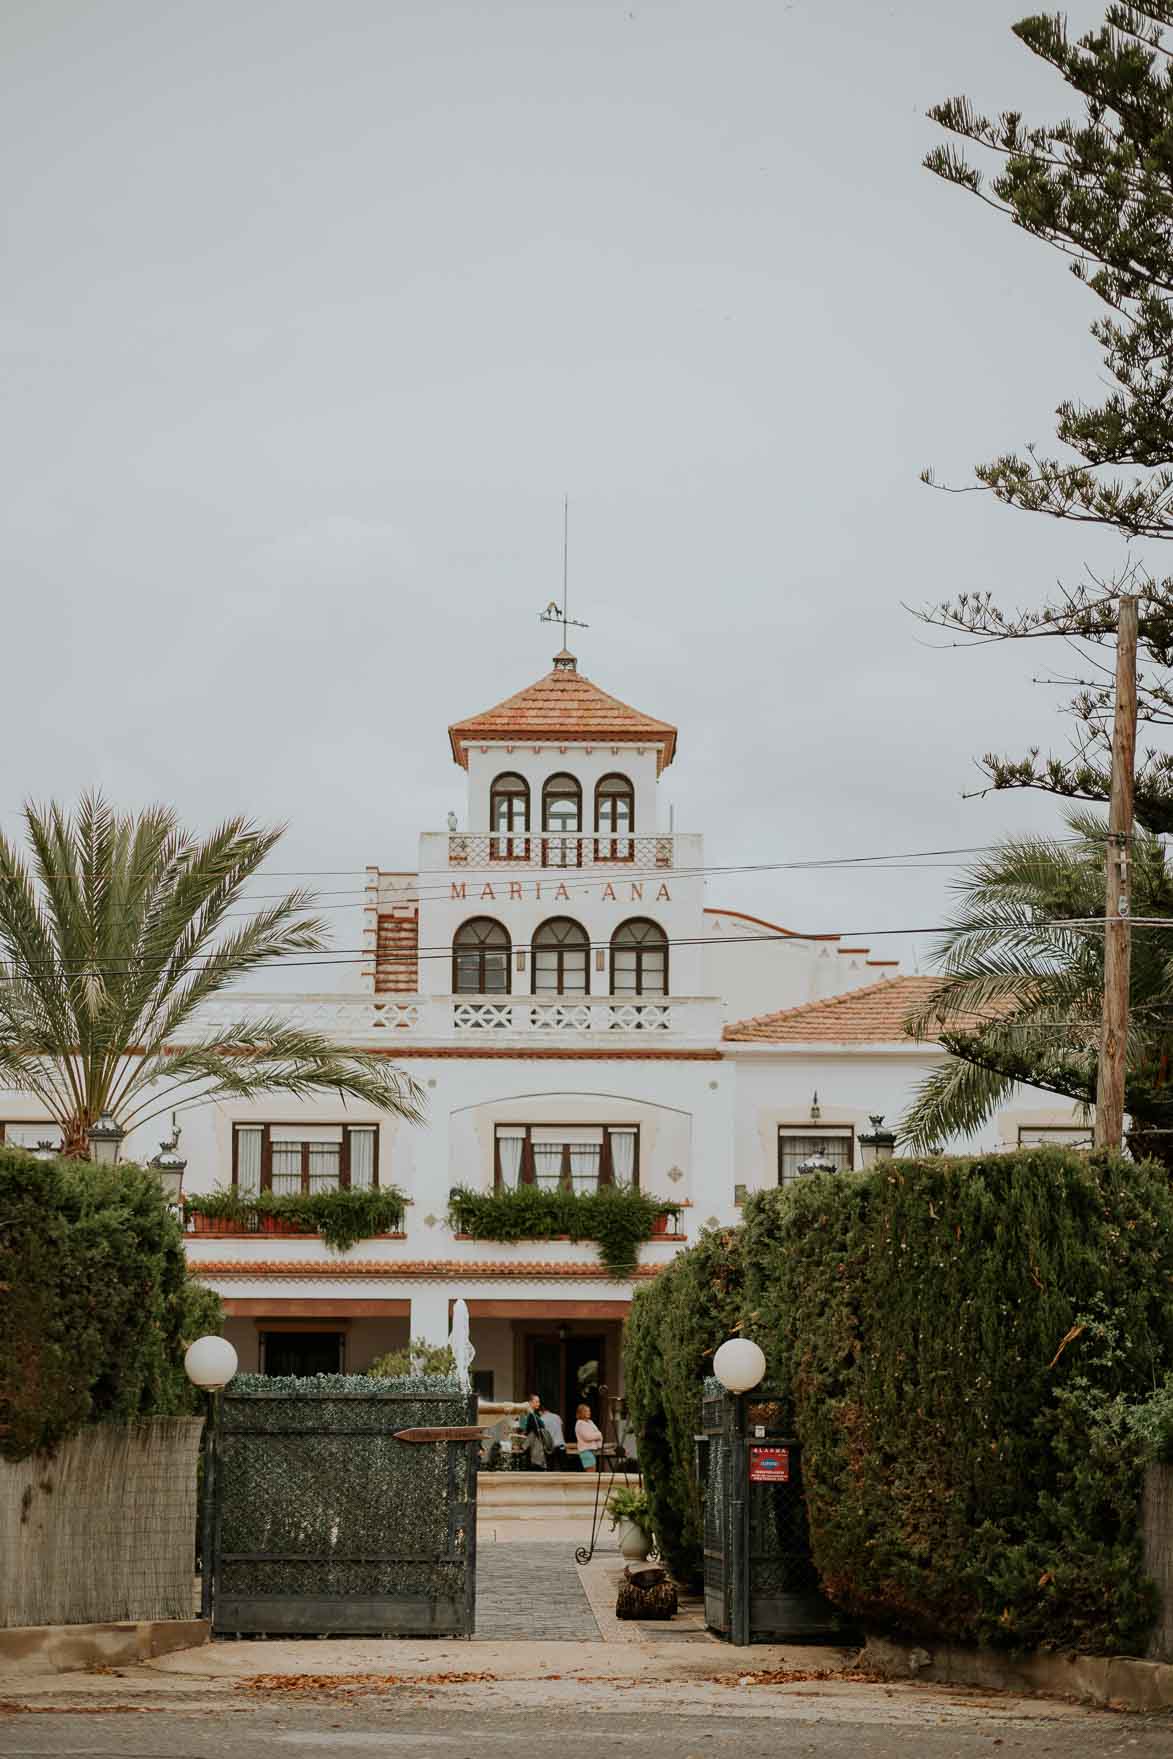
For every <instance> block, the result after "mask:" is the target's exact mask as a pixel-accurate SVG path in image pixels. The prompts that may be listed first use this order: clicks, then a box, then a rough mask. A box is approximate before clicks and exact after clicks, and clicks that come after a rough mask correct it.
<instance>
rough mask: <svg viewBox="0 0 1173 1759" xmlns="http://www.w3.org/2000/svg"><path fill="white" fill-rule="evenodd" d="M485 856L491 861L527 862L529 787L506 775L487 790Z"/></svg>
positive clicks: (508, 774)
mask: <svg viewBox="0 0 1173 1759" xmlns="http://www.w3.org/2000/svg"><path fill="white" fill-rule="evenodd" d="M489 829H490V831H492V832H493V836H492V839H491V840H490V844H489V855H490V858H491V859H492V860H494V861H510V860H515V861H526V860H528V859H529V839H528V838H527V836H526V832H527V831H528V830H529V783H528V782H527V781H526V779H525V777H524V776H516V775H513V774H512V773H511V772H508V771H507V772H506V774H505V775H503V776H498V777H497V778H496V780H495V781H494V783H493V785H492V787H491V788H490V789H489Z"/></svg>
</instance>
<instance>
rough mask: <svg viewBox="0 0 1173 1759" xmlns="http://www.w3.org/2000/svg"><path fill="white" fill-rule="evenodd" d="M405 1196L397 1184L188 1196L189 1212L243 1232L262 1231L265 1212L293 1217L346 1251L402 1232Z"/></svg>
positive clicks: (281, 1217) (280, 1217)
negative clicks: (252, 1194)
mask: <svg viewBox="0 0 1173 1759" xmlns="http://www.w3.org/2000/svg"><path fill="white" fill-rule="evenodd" d="M403 1210H404V1197H403V1193H402V1191H399V1190H397V1189H396V1187H395V1186H394V1185H382V1186H379V1187H377V1188H376V1189H373V1190H364V1191H355V1190H349V1191H313V1192H310V1193H308V1194H305V1193H301V1192H298V1193H296V1194H294V1195H291V1196H287V1197H284V1196H278V1195H277V1194H276V1193H275V1192H272V1191H262V1192H261V1193H260V1195H259V1196H257V1197H241V1196H240V1195H239V1194H238V1193H237V1192H236V1191H230V1190H217V1191H209V1192H207V1193H202V1194H198V1195H195V1196H192V1197H187V1198H185V1199H184V1211H185V1213H186V1214H187V1215H188V1216H193V1215H203V1216H208V1217H210V1218H214V1219H216V1220H221V1221H230V1222H235V1223H237V1224H238V1225H239V1227H240V1228H241V1231H242V1232H245V1231H247V1232H249V1233H256V1232H260V1231H261V1229H262V1227H263V1223H264V1220H265V1218H266V1217H271V1218H272V1219H273V1220H275V1221H282V1222H288V1223H290V1224H291V1225H292V1226H294V1227H296V1228H298V1229H300V1230H302V1231H304V1232H305V1233H307V1234H320V1235H321V1237H322V1239H323V1240H324V1241H325V1243H326V1245H327V1246H328V1247H329V1248H330V1250H331V1251H332V1252H347V1251H349V1250H350V1248H351V1247H352V1246H355V1245H357V1244H358V1242H359V1241H360V1240H370V1239H372V1238H373V1237H374V1236H375V1235H376V1234H393V1233H397V1232H398V1230H399V1228H400V1227H401V1226H402V1224H403Z"/></svg>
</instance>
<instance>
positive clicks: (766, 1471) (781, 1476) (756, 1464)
mask: <svg viewBox="0 0 1173 1759" xmlns="http://www.w3.org/2000/svg"><path fill="white" fill-rule="evenodd" d="M749 1481H750V1483H751V1484H789V1482H790V1449H789V1448H771V1447H752V1448H750V1450H749Z"/></svg>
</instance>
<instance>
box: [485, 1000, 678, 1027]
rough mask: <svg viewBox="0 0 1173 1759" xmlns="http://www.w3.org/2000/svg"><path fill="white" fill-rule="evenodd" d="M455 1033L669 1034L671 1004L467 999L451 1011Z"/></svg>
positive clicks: (665, 1002)
mask: <svg viewBox="0 0 1173 1759" xmlns="http://www.w3.org/2000/svg"><path fill="white" fill-rule="evenodd" d="M453 1025H454V1026H455V1027H456V1029H457V1031H458V1032H525V1033H530V1032H671V1030H672V1003H671V1002H670V1001H668V1000H664V1001H659V1002H625V1001H606V1002H592V1001H582V1002H573V1001H562V1002H535V1001H533V1000H532V999H531V998H529V997H523V998H521V999H520V1000H518V1001H500V1002H495V1001H482V1000H480V999H479V998H477V997H474V996H468V997H466V998H464V999H463V1000H461V1001H457V1002H456V1004H455V1006H454V1008H453Z"/></svg>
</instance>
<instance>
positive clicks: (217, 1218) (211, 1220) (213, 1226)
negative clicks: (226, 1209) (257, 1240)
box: [187, 1214, 242, 1234]
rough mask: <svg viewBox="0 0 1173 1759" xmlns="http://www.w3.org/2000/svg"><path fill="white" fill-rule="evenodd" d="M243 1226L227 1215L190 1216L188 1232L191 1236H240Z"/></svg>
mask: <svg viewBox="0 0 1173 1759" xmlns="http://www.w3.org/2000/svg"><path fill="white" fill-rule="evenodd" d="M241 1228H242V1224H241V1223H240V1222H238V1221H234V1220H233V1219H232V1217H231V1216H226V1215H199V1214H194V1215H189V1216H188V1218H187V1231H188V1233H189V1234H239V1233H240V1232H241Z"/></svg>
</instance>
